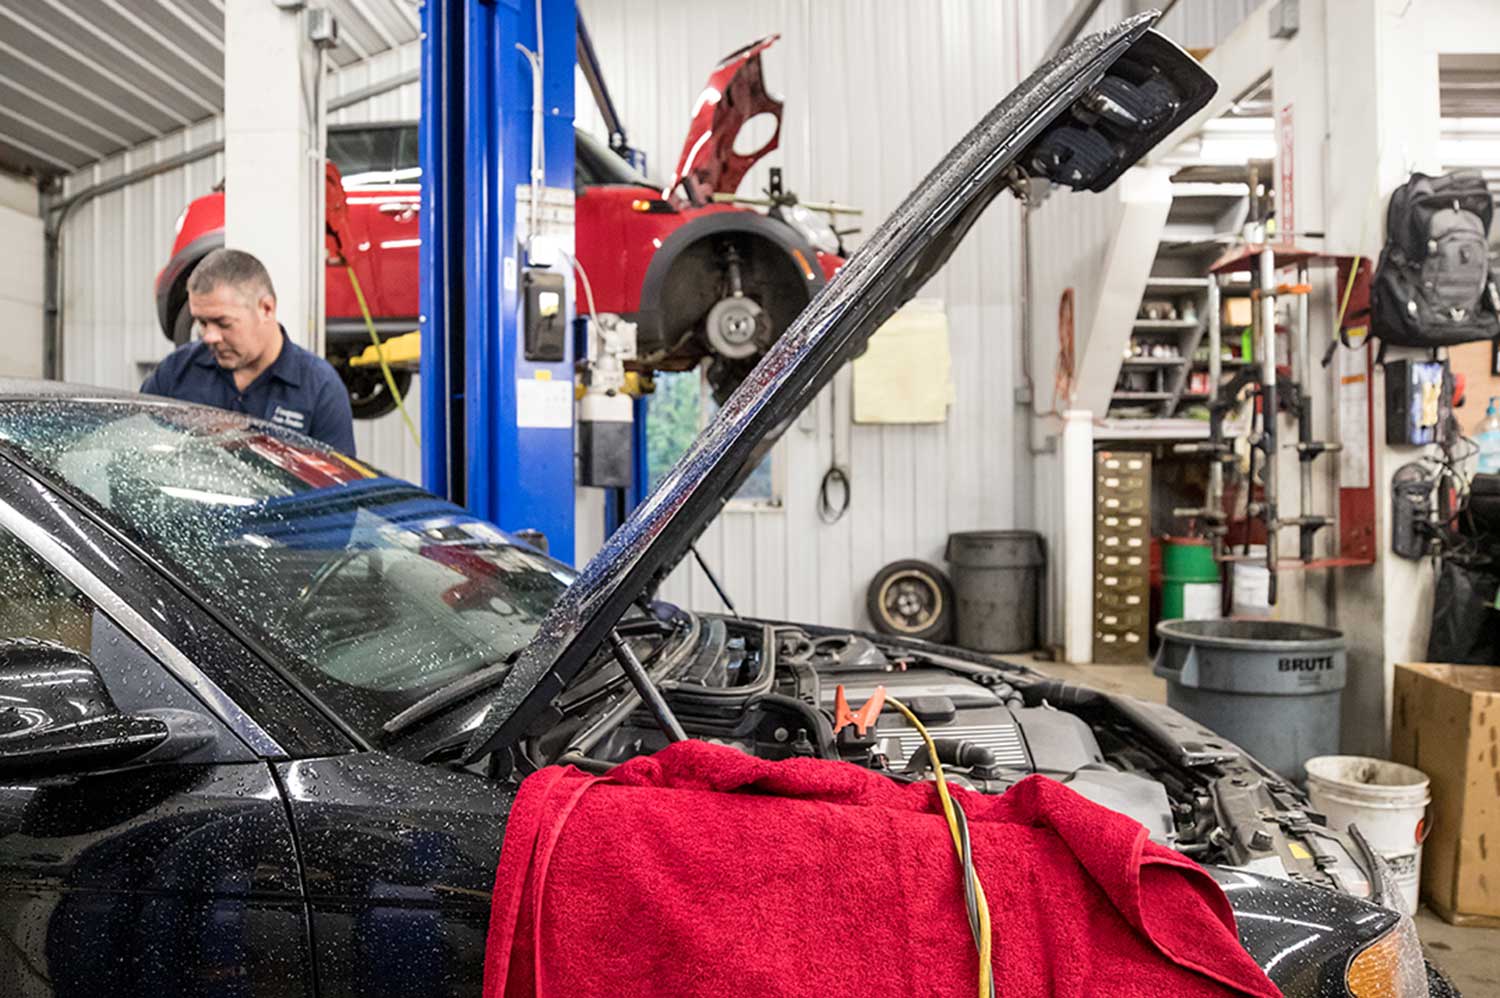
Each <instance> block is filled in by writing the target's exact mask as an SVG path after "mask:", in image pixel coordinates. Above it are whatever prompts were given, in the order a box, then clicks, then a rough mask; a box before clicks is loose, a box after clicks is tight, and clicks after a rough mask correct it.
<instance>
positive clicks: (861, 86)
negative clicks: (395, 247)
mask: <svg viewBox="0 0 1500 998" xmlns="http://www.w3.org/2000/svg"><path fill="white" fill-rule="evenodd" d="M580 6H581V7H582V9H583V11H584V13H585V15H586V16H587V17H588V19H589V26H590V30H591V32H592V34H593V38H594V41H595V44H596V47H597V48H598V50H599V54H600V58H601V60H602V62H603V64H604V69H605V73H606V76H607V79H608V81H609V84H610V86H611V89H612V91H613V93H614V96H615V100H616V103H617V104H618V105H619V108H620V111H621V113H622V114H623V115H624V116H625V120H626V121H627V123H628V126H629V128H630V135H631V139H632V141H633V142H634V143H635V144H637V145H638V146H640V147H641V148H643V149H645V150H646V151H647V153H648V156H649V161H650V165H651V171H652V172H653V173H654V174H657V175H664V174H669V173H670V171H671V167H672V166H673V165H674V164H675V161H676V158H677V155H678V153H679V152H680V151H681V141H682V137H683V133H684V131H685V128H686V124H687V118H688V113H689V110H690V109H691V106H692V102H693V100H694V98H695V97H696V96H697V94H698V90H699V88H700V87H701V85H702V83H703V81H704V80H705V79H706V77H707V75H708V72H709V69H710V67H711V66H712V65H713V63H714V62H715V61H716V60H717V59H718V58H720V57H721V56H723V55H724V54H725V53H727V52H729V51H731V50H733V49H735V48H737V47H738V46H740V45H742V44H743V43H745V42H746V41H749V40H751V39H753V38H757V37H759V36H761V35H765V34H770V33H773V32H780V33H781V34H782V36H783V37H782V41H781V42H780V43H779V44H778V45H777V46H776V47H775V48H774V49H772V50H771V51H770V52H768V53H767V54H766V56H765V68H766V76H767V80H768V83H769V85H770V86H771V88H772V89H773V91H775V92H777V93H779V94H781V95H782V96H783V97H784V98H785V99H786V102H787V104H786V111H785V119H784V125H783V130H782V143H781V148H780V149H779V150H778V151H777V152H775V153H773V154H772V155H771V156H769V157H767V159H766V160H765V161H764V162H763V163H762V164H761V166H760V167H759V168H758V169H757V170H756V171H755V172H754V173H753V174H752V175H751V176H750V177H749V178H748V179H747V180H746V182H745V184H744V186H743V188H742V189H743V190H745V191H754V190H757V189H759V188H760V187H762V186H764V183H765V180H766V176H767V170H768V169H769V167H770V166H773V165H779V166H782V167H783V169H784V173H785V176H786V179H787V182H788V183H789V184H790V185H791V186H792V187H793V189H795V190H797V191H798V192H799V193H801V194H802V195H803V196H804V197H807V198H810V199H812V198H817V199H824V198H826V199H837V200H840V201H845V202H849V203H853V204H856V205H859V206H861V207H863V208H864V209H865V211H866V216H865V220H864V225H865V226H866V227H867V228H869V227H873V226H874V224H876V223H877V222H878V220H879V219H880V218H882V217H883V216H884V215H885V214H886V213H887V212H889V211H890V210H891V209H892V208H893V207H895V205H896V204H897V203H898V202H899V200H900V199H901V198H902V197H903V196H904V195H905V194H906V192H907V191H908V190H909V189H910V188H911V186H912V185H913V184H915V183H916V182H917V181H918V180H920V179H921V177H922V176H923V175H924V174H925V172H926V171H927V170H928V168H930V167H931V166H932V165H933V163H934V162H935V161H936V160H937V158H938V156H939V155H941V153H942V152H943V151H945V150H946V149H947V148H948V146H949V145H950V144H951V143H952V142H953V141H955V140H956V139H957V138H959V137H960V136H961V135H962V134H963V132H964V131H965V130H966V129H967V128H968V127H969V126H970V125H971V124H972V123H973V122H974V121H975V120H976V119H977V118H978V117H979V116H980V115H981V114H983V113H984V111H986V110H987V109H988V108H989V107H990V106H991V105H992V104H993V103H994V102H995V101H998V100H999V99H1000V98H1001V97H1003V96H1004V94H1005V93H1006V92H1007V91H1008V90H1009V89H1010V88H1011V87H1012V86H1014V84H1015V82H1016V81H1017V80H1018V79H1019V77H1020V76H1021V75H1023V74H1022V70H1024V69H1029V68H1030V67H1031V65H1033V64H1034V62H1035V61H1036V58H1037V55H1038V54H1039V53H1040V52H1041V50H1042V48H1043V47H1044V46H1045V44H1046V42H1047V41H1048V40H1050V38H1051V35H1052V32H1053V31H1054V30H1055V26H1056V22H1057V20H1059V19H1060V17H1061V13H1062V9H1063V8H1064V6H1065V5H1064V4H1061V3H1058V4H1051V3H1048V4H1045V5H1040V4H1039V5H1028V4H1019V3H1014V4H995V3H991V2H987V0H946V2H942V3H936V4H920V5H918V4H907V3H897V2H892V0H821V2H816V3H815V2H812V0H774V2H768V3H764V4H760V5H755V6H753V7H752V6H751V5H746V4H743V3H742V2H739V0H736V2H734V3H728V2H719V3H705V2H704V0H581V4H580ZM1249 6H1251V4H1250V2H1249V0H1183V2H1181V3H1179V4H1178V5H1177V8H1176V9H1175V10H1174V11H1173V12H1172V14H1171V15H1170V16H1169V18H1168V20H1167V22H1166V24H1165V28H1166V30H1167V31H1168V33H1169V34H1171V35H1172V36H1173V37H1176V38H1178V39H1179V40H1180V41H1182V42H1183V43H1184V44H1186V45H1189V46H1193V45H1210V44H1212V43H1213V42H1214V41H1216V40H1217V39H1218V38H1221V37H1223V35H1224V34H1226V33H1227V32H1228V30H1229V29H1230V28H1231V27H1232V26H1233V24H1234V23H1237V21H1238V20H1239V19H1240V17H1241V16H1242V15H1243V12H1244V10H1245V9H1248V7H1249ZM1114 8H1121V9H1123V3H1122V2H1121V0H1111V2H1107V3H1106V4H1104V9H1102V10H1101V12H1100V13H1099V14H1098V15H1096V19H1095V20H1096V22H1100V23H1102V22H1103V21H1105V20H1107V19H1109V18H1111V17H1113V16H1116V15H1118V14H1120V13H1121V10H1119V9H1114ZM417 60H418V54H417V50H416V47H415V46H407V47H404V48H403V49H400V50H396V51H393V52H389V53H385V54H383V55H381V56H377V57H375V58H373V59H370V60H368V61H366V62H364V63H360V64H358V65H356V66H352V67H349V68H348V69H346V70H344V71H342V72H340V73H339V74H338V75H337V76H336V77H335V79H334V83H333V85H332V86H331V88H330V93H331V94H332V95H338V94H343V93H350V92H353V91H355V90H358V89H360V88H362V87H364V86H367V85H369V84H371V83H375V82H377V81H379V80H381V79H389V78H391V77H393V76H395V75H397V74H400V73H402V72H405V71H408V70H410V69H412V68H414V67H415V66H416V65H417ZM577 106H578V113H579V121H580V124H581V125H583V126H584V127H592V128H593V129H594V130H595V131H598V130H599V129H598V121H597V117H596V116H595V114H594V112H593V108H592V105H591V102H590V100H589V99H588V96H587V92H586V90H582V89H581V90H580V98H579V100H578V101H577ZM417 111H418V96H417V85H416V84H408V85H405V86H403V87H401V88H399V89H397V90H395V91H392V92H390V93H388V94H385V95H381V96H379V97H376V98H373V99H371V100H369V101H366V102H363V103H361V104H360V105H357V106H355V107H352V108H350V109H348V110H345V111H341V112H339V113H337V114H335V115H334V116H333V118H332V120H333V121H334V122H340V121H358V120H371V121H374V120H391V119H394V118H412V117H415V116H416V114H417ZM220 134H221V132H220V125H219V123H218V122H215V121H211V122H207V123H204V124H202V125H199V126H197V127H195V128H193V129H189V130H187V131H186V132H184V133H180V134H178V135H175V136H170V137H168V138H166V139H163V140H160V141H158V142H154V143H150V144H148V145H145V146H142V147H139V148H137V149H134V150H131V151H130V152H128V153H125V154H122V155H120V156H117V157H113V158H111V159H110V160H106V161H104V162H103V163H100V164H98V165H97V166H95V167H92V168H90V169H88V170H85V171H80V173H78V174H75V175H74V176H73V177H71V178H69V181H68V189H69V191H73V190H77V189H79V188H80V187H82V186H86V185H88V184H90V183H94V182H97V181H99V180H103V179H107V178H108V177H111V176H114V175H117V174H118V173H121V172H124V171H127V170H130V169H133V168H136V167H138V166H140V165H142V164H145V163H148V162H152V161H156V160H159V159H163V158H166V157H168V156H171V155H173V154H175V153H178V152H181V151H183V150H186V149H190V148H193V147H195V146H197V145H199V144H202V143H204V142H208V141H212V140H213V139H214V138H216V137H218V136H219V135H220ZM221 176H222V161H221V159H220V158H219V157H214V158H212V159H209V160H204V161H202V162H200V163H197V164H194V165H191V166H188V167H184V168H182V169H180V170H176V171H173V172H172V173H169V174H164V175H162V176H160V177H157V178H154V179H152V180H150V181H147V182H146V183H143V184H140V185H137V186H135V187H133V188H131V189H129V190H126V191H123V192H119V193H116V194H111V195H108V196H106V197H104V198H100V199H99V200H97V201H95V202H93V203H92V204H90V205H88V206H87V207H85V208H83V209H81V210H80V211H79V212H78V213H77V215H76V217H75V218H74V219H73V220H72V221H71V222H70V223H69V231H68V235H67V241H66V243H65V248H64V252H65V268H66V269H65V274H66V277H65V280H66V285H65V289H64V292H65V299H64V300H65V307H66V310H67V315H66V326H67V339H66V343H65V350H66V357H65V373H66V376H67V377H68V378H69V379H70V380H75V381H84V382H92V383H97V384H106V385H118V386H122V387H123V386H129V385H132V384H134V383H138V381H139V378H140V377H141V376H142V374H143V372H144V370H145V369H146V367H147V366H148V365H149V364H150V363H152V362H154V360H155V359H156V358H158V357H159V356H161V354H162V353H163V352H164V351H165V346H166V343H165V341H164V340H163V339H162V338H161V334H160V333H159V332H158V331H157V327H156V320H155V316H154V313H153V305H152V298H151V293H150V289H151V282H152V279H153V277H154V275H155V271H156V269H157V268H158V267H159V266H160V265H161V263H162V262H164V260H165V257H166V253H167V251H168V248H169V246H170V244H171V241H172V225H173V223H174V221H175V219H176V217H177V214H178V212H179V211H180V210H181V207H182V206H183V205H184V204H185V203H186V202H187V201H188V200H189V199H190V198H191V197H193V196H196V195H197V194H200V193H202V192H204V191H206V190H208V189H209V188H210V187H211V186H212V185H213V184H214V183H215V182H217V181H218V179H219V178H220V177H221ZM1100 210H1101V211H1105V210H1107V209H1106V208H1105V206H1104V205H1103V204H1101V205H1100ZM1016 220H1017V210H1016V207H1015V205H1014V204H1013V203H1012V202H1011V201H1010V200H1009V199H1002V200H1001V201H1000V202H998V203H997V204H996V206H995V207H993V208H992V209H991V210H990V212H989V214H988V215H987V216H986V218H985V219H984V220H983V221H982V222H981V223H980V224H979V225H978V226H977V227H976V229H975V230H974V232H973V233H972V234H971V235H970V237H969V238H968V240H967V241H966V242H965V243H964V245H963V246H962V247H961V248H960V249H959V251H958V252H957V253H956V254H955V256H954V257H953V259H952V260H951V261H950V262H949V264H948V265H947V266H946V267H945V268H944V270H943V271H942V273H941V274H939V275H938V277H937V278H936V279H935V280H934V281H933V282H932V284H931V285H930V286H929V287H928V288H927V289H925V291H924V292H923V293H924V295H926V296H930V297H936V298H940V299H942V300H943V301H944V303H945V305H946V307H947V310H948V316H949V321H950V326H951V330H952V350H953V369H954V382H955V388H956V393H957V401H956V404H955V405H954V406H953V408H952V409H951V410H950V416H949V419H948V421H947V422H946V423H944V424H942V425H937V426H855V425H851V423H850V419H849V401H850V391H849V376H848V372H847V371H846V372H844V373H842V374H840V376H839V377H838V378H837V379H836V383H835V386H834V388H833V390H831V391H825V392H824V394H823V396H822V397H821V398H820V399H819V400H818V401H817V403H816V406H815V410H814V417H813V418H812V419H808V420H803V421H801V423H799V425H797V426H794V427H793V428H792V429H790V430H789V431H788V432H787V435H786V437H785V439H784V441H783V443H782V444H781V448H782V451H783V454H782V457H781V461H782V462H783V463H782V467H783V469H784V475H783V479H782V495H783V498H784V503H783V506H782V507H781V508H780V509H770V510H765V509H763V510H756V511H749V510H743V511H742V510H730V511H726V512H725V513H724V514H722V515H721V516H720V518H719V521H718V522H717V523H716V524H715V525H714V526H713V527H712V528H711V530H710V531H709V533H708V535H707V536H706V537H705V538H704V539H703V542H702V544H701V545H700V550H701V551H702V553H703V554H704V556H705V557H706V558H707V559H708V561H709V562H710V564H711V565H713V566H714V567H715V569H716V570H717V572H718V573H719V574H720V576H721V578H722V581H723V582H724V583H725V584H726V586H727V587H728V588H729V590H730V591H731V593H732V594H733V595H734V597H735V599H736V601H737V603H738V605H739V606H740V608H741V610H742V611H744V612H748V613H754V614H757V615H762V616H768V617H796V618H800V619H807V620H815V621H819V622H824V623H829V624H853V623H858V622H860V621H862V620H863V619H864V618H865V613H864V589H865V585H866V583H867V582H868V581H869V579H870V578H871V576H873V574H874V573H875V571H876V570H877V569H878V568H879V567H880V566H881V565H883V564H885V563H886V562H888V561H892V560H895V559H897V558H906V557H921V558H926V559H929V560H933V561H939V562H940V561H941V559H942V550H943V544H944V541H945V539H946V537H947V535H948V534H949V533H950V532H952V531H957V530H965V529H979V528H1007V527H1029V526H1033V525H1034V526H1036V527H1037V528H1038V529H1042V530H1043V531H1044V532H1046V533H1048V534H1054V531H1058V530H1061V529H1062V525H1061V524H1060V523H1055V522H1051V521H1055V520H1056V516H1055V515H1052V514H1053V513H1054V509H1053V507H1054V506H1056V505H1058V504H1049V503H1048V502H1047V501H1046V495H1045V492H1044V494H1043V495H1042V497H1041V499H1040V501H1037V500H1035V499H1034V497H1033V479H1034V478H1035V476H1036V473H1037V471H1038V470H1040V469H1038V468H1036V467H1035V466H1034V464H1033V462H1032V460H1031V459H1030V456H1029V454H1028V452H1027V447H1026V440H1025V432H1026V428H1025V425H1024V421H1023V419H1021V418H1019V416H1018V410H1017V408H1016V407H1015V404H1014V388H1015V387H1016V385H1017V384H1018V383H1019V374H1018V370H1019V350H1018V337H1017V333H1018V327H1019V314H1018V307H1017V301H1018V279H1017V263H1018V259H1017V254H1018V239H1017V224H1016ZM1096 221H1097V220H1096ZM1080 224H1081V225H1087V220H1086V219H1085V220H1083V221H1081V222H1080ZM1094 227H1095V228H1097V225H1096V226H1094ZM855 242H857V237H856V239H855ZM1067 242H1068V241H1067V240H1058V241H1057V249H1056V251H1057V252H1059V253H1064V254H1065V253H1066V252H1067ZM1075 262H1076V261H1075ZM1048 265H1049V261H1048V260H1047V259H1040V258H1039V259H1038V262H1037V266H1038V268H1039V269H1041V268H1045V267H1047V266H1048ZM1049 307H1050V306H1049ZM1038 308H1039V311H1038V316H1039V317H1040V318H1039V322H1038V328H1039V334H1038V335H1039V344H1040V345H1039V350H1040V351H1043V353H1042V355H1043V356H1045V357H1049V358H1050V356H1051V353H1050V352H1046V351H1047V350H1048V347H1047V346H1046V345H1045V344H1046V343H1047V341H1048V336H1047V335H1042V333H1041V332H1040V330H1041V329H1042V327H1045V326H1046V322H1045V321H1044V320H1045V318H1046V316H1047V315H1048V314H1049V313H1048V308H1047V307H1042V306H1040V305H1039V306H1038ZM1052 349H1055V346H1054V347H1053V348H1052ZM1038 375H1039V377H1045V372H1044V371H1039V372H1038ZM1042 383H1043V384H1045V382H1042ZM1043 394H1045V390H1044V392H1043ZM835 409H836V410H837V411H836V412H835V411H834V410H835ZM357 437H358V440H359V447H360V452H361V455H362V456H364V457H365V458H367V459H369V460H371V461H372V462H373V463H375V464H376V465H379V466H381V467H384V468H386V469H387V470H389V471H391V472H393V473H396V474H399V475H403V476H405V477H409V478H417V477H419V465H418V461H417V451H416V448H415V447H414V446H412V445H411V443H410V441H409V440H408V439H407V438H406V436H405V433H404V430H403V428H402V427H401V425H400V423H399V421H398V419H397V418H396V417H394V416H392V417H387V418H386V419H385V420H382V421H379V422H378V423H375V424H362V425H361V426H360V427H359V429H358V430H357ZM833 438H836V443H834V441H833ZM835 447H836V452H837V459H838V461H839V462H840V463H841V464H844V465H846V466H847V467H848V469H849V472H850V477H851V480H852V483H853V502H852V505H851V507H850V510H849V512H848V514H847V515H846V516H844V517H843V519H842V520H840V521H839V522H837V523H835V524H832V525H827V524H824V523H822V522H821V521H820V519H819V517H818V513H817V488H818V483H819V480H820V479H821V477H822V475H823V472H824V470H825V469H826V468H827V467H828V466H829V464H830V462H831V461H832V460H833V459H834V456H835V454H834V448H835ZM1054 536H1055V534H1054ZM663 596H664V597H665V598H668V599H673V600H676V601H679V602H682V603H684V604H687V605H690V606H698V607H706V608H712V607H715V606H716V605H717V601H716V599H715V597H714V595H713V593H712V590H711V589H710V588H709V587H708V584H707V581H706V579H704V578H703V577H702V574H701V573H700V572H699V571H698V570H697V569H696V567H693V566H684V567H683V568H681V569H679V571H678V572H677V574H676V575H674V576H673V578H672V579H671V580H670V581H669V582H668V584H667V586H666V587H665V589H664V591H663Z"/></svg>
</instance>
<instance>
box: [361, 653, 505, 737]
mask: <svg viewBox="0 0 1500 998" xmlns="http://www.w3.org/2000/svg"><path fill="white" fill-rule="evenodd" d="M524 647H525V646H524V645H522V648H524ZM520 657H521V648H517V649H516V650H515V651H513V652H511V653H510V654H509V655H506V656H505V657H504V658H502V659H501V660H500V661H498V662H495V663H494V664H492V665H487V666H485V667H484V668H482V669H478V670H475V671H474V672H471V673H469V674H468V675H466V676H460V677H459V678H457V679H455V680H453V682H451V683H446V684H444V685H442V686H439V687H438V688H437V689H435V690H433V691H432V692H431V693H429V694H427V695H426V696H424V697H423V698H422V699H420V700H418V701H417V702H416V703H414V704H412V705H411V706H410V707H408V708H406V709H405V710H403V711H402V712H401V713H399V714H397V715H396V716H395V717H393V718H391V719H390V720H389V721H386V722H385V723H384V724H382V725H381V726H380V730H381V733H382V734H384V735H385V737H387V738H394V737H395V736H396V735H399V734H401V732H403V731H406V730H408V729H410V728H413V727H415V726H417V725H418V724H421V723H422V722H423V721H425V720H427V719H428V718H430V717H434V716H436V715H438V714H441V713H442V712H443V711H445V710H447V709H448V708H449V707H451V706H453V705H454V704H456V703H458V702H460V701H462V700H467V699H468V698H469V697H471V696H473V695H474V694H475V693H477V692H479V691H480V690H482V689H484V688H485V687H487V686H493V685H494V684H495V683H496V682H498V681H500V680H501V679H504V678H505V675H506V673H508V672H510V667H511V666H512V665H514V664H515V662H516V659H518V658H520Z"/></svg>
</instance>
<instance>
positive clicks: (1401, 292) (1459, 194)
mask: <svg viewBox="0 0 1500 998" xmlns="http://www.w3.org/2000/svg"><path fill="white" fill-rule="evenodd" d="M1493 216H1494V202H1493V201H1492V200H1491V198H1490V192H1489V189H1488V188H1487V187H1486V186H1485V182H1484V178H1483V177H1481V176H1480V175H1479V174H1478V173H1476V172H1473V171H1469V170H1463V171H1458V172H1456V173H1448V174H1444V175H1443V176H1441V177H1429V176H1427V175H1426V174H1425V173H1414V174H1412V175H1411V179H1410V180H1408V181H1407V182H1406V183H1404V184H1402V185H1401V186H1400V187H1398V188H1396V190H1395V191H1393V192H1392V193H1391V200H1390V205H1389V207H1388V208H1387V209H1386V219H1385V248H1384V249H1382V250H1381V251H1380V265H1379V266H1378V267H1377V268H1376V270H1375V282H1374V286H1373V288H1372V289H1371V295H1370V307H1371V312H1372V319H1373V323H1372V330H1371V331H1372V332H1373V333H1374V335H1376V336H1378V337H1380V341H1381V352H1382V353H1384V351H1385V347H1386V346H1387V345H1394V346H1403V347H1423V348H1428V349H1431V348H1435V347H1441V346H1451V345H1453V344H1455V343H1468V342H1470V341H1472V340H1487V339H1493V338H1494V337H1495V336H1497V335H1500V291H1497V290H1496V287H1495V279H1494V275H1493V274H1491V272H1490V257H1489V231H1490V221H1491V219H1492V218H1493Z"/></svg>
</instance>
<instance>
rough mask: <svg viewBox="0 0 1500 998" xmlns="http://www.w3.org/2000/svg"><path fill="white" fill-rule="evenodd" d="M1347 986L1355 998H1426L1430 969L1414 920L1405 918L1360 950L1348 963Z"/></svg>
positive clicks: (1345, 980)
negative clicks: (1428, 968) (1423, 958)
mask: <svg viewBox="0 0 1500 998" xmlns="http://www.w3.org/2000/svg"><path fill="white" fill-rule="evenodd" d="M1344 984H1345V985H1346V986H1347V987H1348V988H1349V993H1350V994H1351V995H1353V996H1354V998H1425V996H1426V994H1427V967H1426V965H1425V964H1424V963H1423V960H1422V945H1421V943H1419V942H1418V941H1417V927H1416V925H1415V924H1413V922H1412V920H1411V919H1410V918H1406V917H1404V916H1403V917H1402V919H1401V921H1400V922H1398V923H1396V927H1395V928H1393V929H1391V930H1390V931H1389V932H1387V933H1386V934H1385V935H1383V936H1381V937H1380V938H1379V939H1377V940H1375V941H1374V942H1373V943H1371V944H1370V945H1369V946H1366V947H1365V948H1364V949H1362V950H1360V951H1359V953H1358V954H1356V955H1355V957H1354V959H1353V960H1350V961H1349V969H1348V970H1346V971H1345V972H1344Z"/></svg>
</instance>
